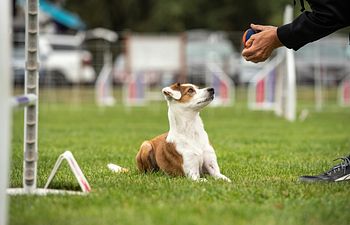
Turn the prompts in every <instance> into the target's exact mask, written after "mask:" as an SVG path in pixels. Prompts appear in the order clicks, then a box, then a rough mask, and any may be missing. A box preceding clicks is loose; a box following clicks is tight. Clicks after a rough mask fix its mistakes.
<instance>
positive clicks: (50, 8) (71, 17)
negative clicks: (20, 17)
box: [17, 0, 86, 30]
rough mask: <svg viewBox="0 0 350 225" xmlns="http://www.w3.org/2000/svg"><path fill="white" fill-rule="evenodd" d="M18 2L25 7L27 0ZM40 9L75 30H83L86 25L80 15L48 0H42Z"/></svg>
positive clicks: (60, 23) (54, 19)
mask: <svg viewBox="0 0 350 225" xmlns="http://www.w3.org/2000/svg"><path fill="white" fill-rule="evenodd" d="M17 4H19V5H21V6H22V7H25V0H17ZM40 10H41V11H42V12H43V13H45V14H47V15H48V16H50V17H51V18H52V20H53V21H55V22H56V23H58V24H59V25H62V26H64V27H67V28H70V29H74V30H83V29H85V27H86V25H85V23H84V22H83V21H82V20H81V19H80V18H79V16H77V15H75V14H73V13H71V12H69V11H67V10H65V9H62V8H60V7H58V6H56V5H55V4H53V3H50V2H48V1H46V0H40Z"/></svg>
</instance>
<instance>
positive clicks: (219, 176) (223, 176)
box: [215, 174, 232, 183]
mask: <svg viewBox="0 0 350 225" xmlns="http://www.w3.org/2000/svg"><path fill="white" fill-rule="evenodd" d="M215 179H220V180H224V181H227V182H229V183H231V182H232V181H231V180H230V178H228V177H226V176H225V175H222V174H220V175H217V176H216V177H215Z"/></svg>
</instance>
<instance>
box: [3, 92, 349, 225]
mask: <svg viewBox="0 0 350 225" xmlns="http://www.w3.org/2000/svg"><path fill="white" fill-rule="evenodd" d="M243 93H244V92H242V91H241V92H239V93H238V96H237V98H238V100H237V104H236V105H235V106H234V107H228V108H206V109H205V110H204V111H203V112H202V113H201V115H202V118H203V121H204V124H205V127H206V130H207V132H208V134H209V137H210V139H211V142H212V144H213V145H214V147H215V149H216V153H217V156H218V162H219V165H220V167H221V169H222V172H223V174H225V175H227V176H228V177H230V178H231V179H232V180H233V183H231V184H230V183H225V182H222V181H215V180H213V179H211V178H208V180H209V181H208V182H205V183H195V182H192V181H190V180H187V179H186V178H174V177H169V176H166V175H165V174H162V173H156V174H149V175H143V174H139V173H138V172H137V171H136V169H135V162H134V157H135V154H136V153H137V151H138V147H139V145H140V144H141V143H142V141H143V140H145V139H149V138H152V137H153V136H155V135H158V134H160V133H162V132H165V131H167V129H168V122H167V114H166V110H167V109H166V105H165V103H152V104H150V105H149V106H147V107H142V108H140V107H137V108H124V107H122V105H121V104H118V105H117V106H116V107H113V108H106V109H98V108H97V107H95V105H94V104H93V95H92V94H93V93H91V91H81V92H80V94H82V96H84V98H83V97H80V98H78V100H79V101H75V100H74V95H73V94H71V92H70V91H68V92H63V91H61V92H59V93H56V94H54V95H53V94H52V93H51V92H45V90H43V91H42V97H41V102H42V104H41V106H40V126H39V133H40V140H39V152H40V156H39V157H40V160H39V165H38V166H39V170H38V176H39V179H38V186H39V187H42V186H43V185H44V183H45V181H46V179H47V177H48V175H49V172H50V171H51V169H52V166H53V164H54V162H55V160H56V158H57V157H58V155H59V154H61V153H62V152H63V151H64V150H66V149H69V150H71V151H72V152H73V154H74V155H75V158H76V159H77V161H78V162H79V164H80V166H81V168H82V170H83V171H84V173H85V175H86V177H87V178H88V180H89V182H90V185H91V186H92V193H91V194H90V195H88V196H86V197H82V196H47V197H35V196H17V197H11V199H10V216H9V220H10V224H31V225H36V224H43V225H55V224H62V225H70V224H72V225H73V224H74V225H79V224H81V225H89V224H99V225H102V224H106V225H107V224H108V225H109V224H143V225H148V224H157V225H160V224H169V225H173V224H181V225H187V224H188V225H190V224H201V225H202V224H203V225H205V224H220V225H223V224H235V225H237V224H238V225H239V224H249V225H251V224H291V225H298V224H315V225H316V224H334V225H342V224H344V225H347V224H349V221H350V214H349V211H350V203H349V199H350V197H349V193H350V182H344V183H336V184H334V183H322V184H304V183H300V182H299V181H298V176H300V175H304V174H317V173H320V172H321V171H324V170H326V169H328V168H330V167H331V166H332V165H334V162H332V159H334V158H337V157H339V156H345V155H347V154H349V153H350V126H349V125H350V109H341V108H338V107H337V106H336V105H335V103H334V102H332V100H329V101H328V102H327V105H326V107H325V109H324V111H323V112H315V111H314V110H313V109H312V108H313V106H312V104H311V102H310V100H311V97H310V96H311V95H312V91H308V90H304V91H303V92H302V93H301V96H302V97H303V98H302V99H301V104H300V105H299V106H300V107H299V109H298V111H299V112H300V110H301V109H303V108H307V109H309V110H310V115H309V117H308V118H307V119H306V120H305V121H303V122H301V121H297V122H295V123H290V122H287V121H285V120H283V119H280V118H277V117H275V116H274V115H273V113H271V112H250V111H248V110H247V109H246V102H245V101H244V95H243ZM52 98H54V99H55V101H52ZM22 140H23V112H22V111H15V112H14V122H13V141H12V149H13V153H12V166H11V181H10V185H11V186H12V187H20V186H21V182H22V155H23V153H22V145H23V144H22ZM110 162H112V163H116V164H119V165H122V166H124V167H127V168H129V169H130V172H129V173H127V174H112V173H111V172H110V171H108V169H107V167H106V165H107V164H108V163H110ZM62 169H63V170H61V172H60V173H59V174H58V176H57V177H56V178H55V180H54V183H53V184H52V187H53V188H66V189H78V184H77V183H76V182H75V181H74V179H73V176H72V175H71V174H70V172H69V170H68V166H67V165H65V166H64V167H63V168H62Z"/></svg>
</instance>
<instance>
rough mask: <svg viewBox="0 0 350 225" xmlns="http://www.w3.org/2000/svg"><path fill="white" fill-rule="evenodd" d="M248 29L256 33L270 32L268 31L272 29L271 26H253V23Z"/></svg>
mask: <svg viewBox="0 0 350 225" xmlns="http://www.w3.org/2000/svg"><path fill="white" fill-rule="evenodd" d="M250 27H251V28H252V29H253V30H255V31H257V32H260V31H265V30H270V29H272V28H274V27H273V26H265V25H257V24H253V23H252V24H250Z"/></svg>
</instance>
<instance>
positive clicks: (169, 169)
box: [136, 133, 185, 176]
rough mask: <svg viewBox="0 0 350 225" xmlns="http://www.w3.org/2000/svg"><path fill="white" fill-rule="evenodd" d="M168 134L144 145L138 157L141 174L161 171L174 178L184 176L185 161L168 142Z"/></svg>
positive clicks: (137, 161)
mask: <svg viewBox="0 0 350 225" xmlns="http://www.w3.org/2000/svg"><path fill="white" fill-rule="evenodd" d="M167 136H168V133H164V134H162V135H159V136H157V137H155V138H153V139H152V140H150V141H145V142H143V143H142V145H141V147H140V150H139V152H138V154H137V156H136V163H137V167H138V169H139V170H140V171H141V172H152V171H157V170H158V169H161V170H162V171H164V172H165V173H167V174H169V175H173V176H183V175H184V174H185V173H184V171H183V168H182V165H183V159H182V156H181V155H180V154H179V153H178V152H177V151H176V147H175V145H174V144H172V143H167V142H166V137H167Z"/></svg>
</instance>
